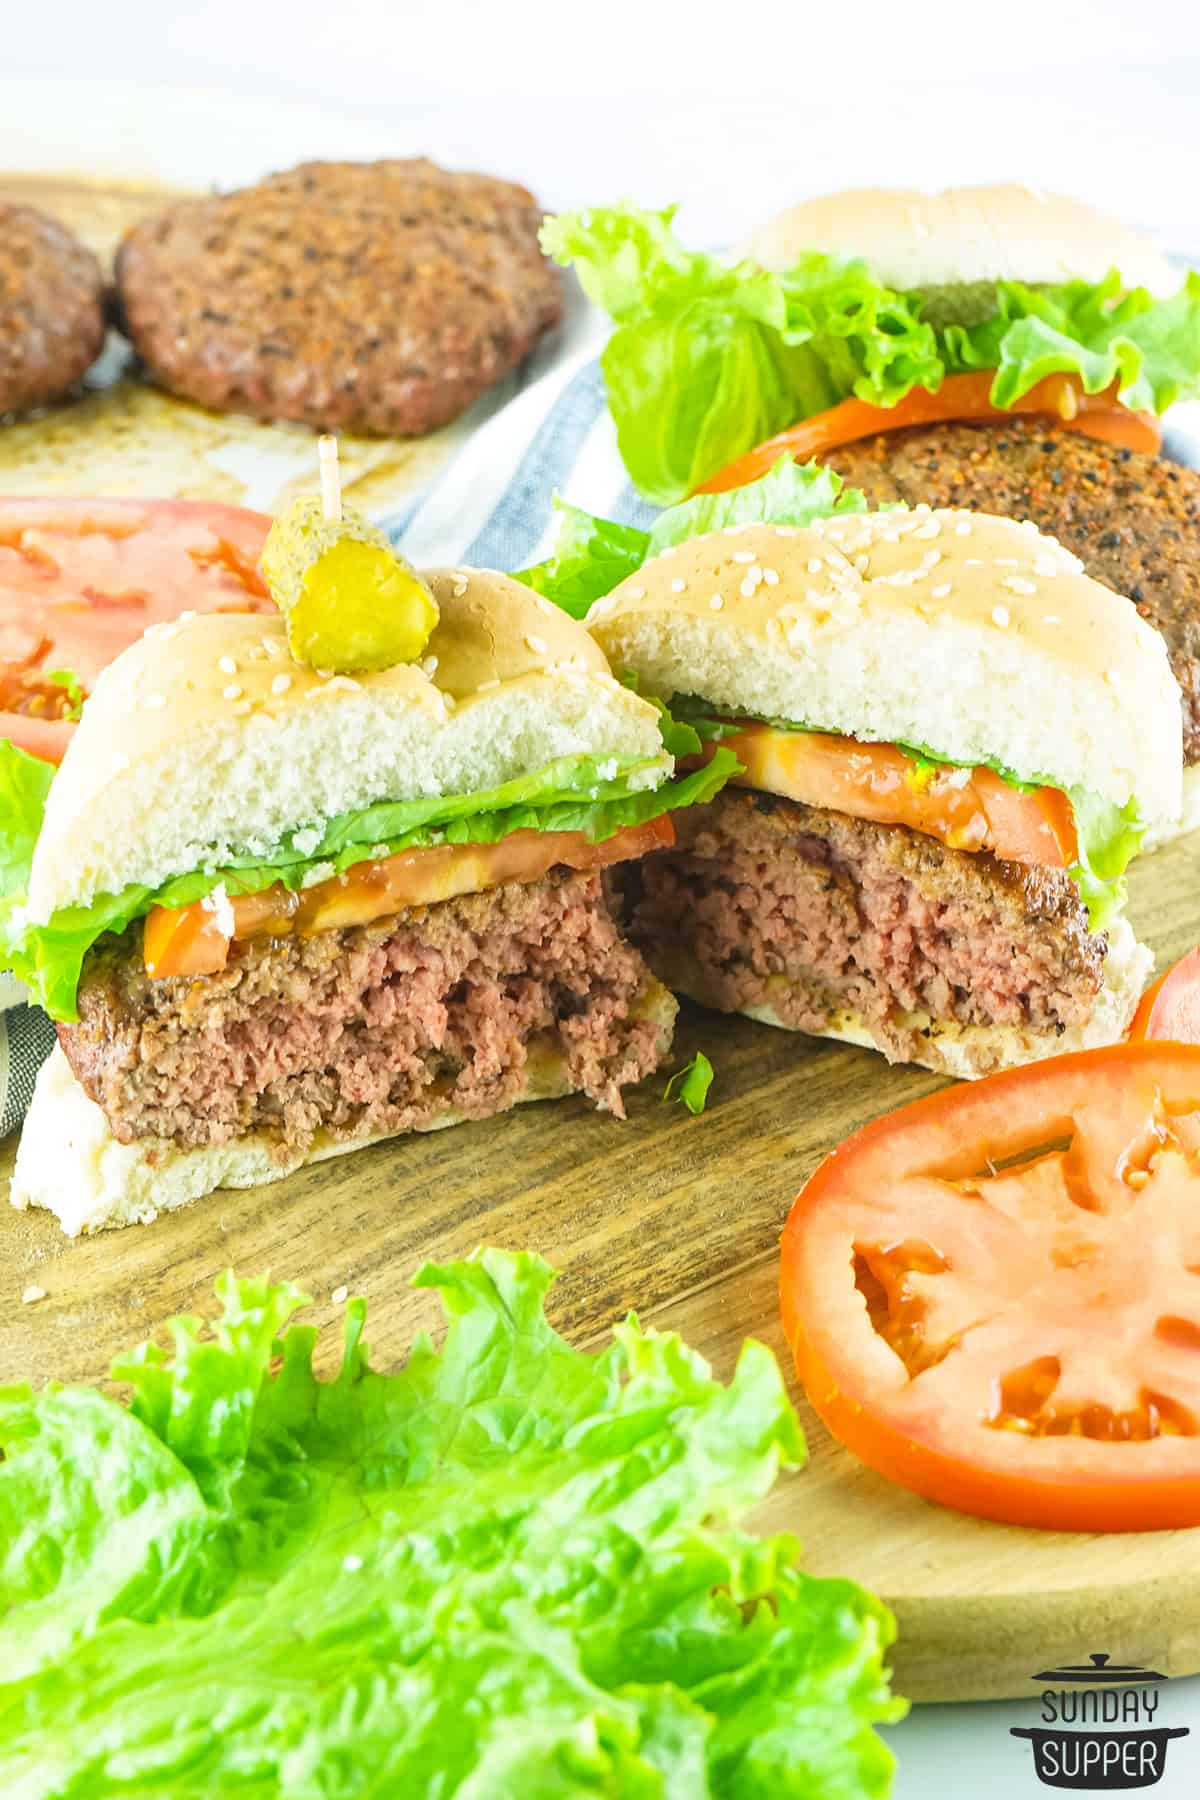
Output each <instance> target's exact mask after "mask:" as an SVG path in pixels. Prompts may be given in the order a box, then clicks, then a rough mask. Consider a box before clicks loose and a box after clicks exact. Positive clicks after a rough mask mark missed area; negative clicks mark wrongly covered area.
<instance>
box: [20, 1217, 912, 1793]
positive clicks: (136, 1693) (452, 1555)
mask: <svg viewBox="0 0 1200 1800" xmlns="http://www.w3.org/2000/svg"><path fill="white" fill-rule="evenodd" d="M551 1280H552V1272H551V1270H550V1269H549V1268H548V1266H547V1265H546V1264H545V1263H543V1262H542V1261H541V1260H540V1259H539V1258H537V1257H534V1256H529V1255H509V1254H506V1253H504V1252H501V1251H497V1250H485V1251H483V1252H482V1253H481V1254H480V1255H479V1256H478V1257H476V1258H474V1259H472V1260H471V1261H469V1262H462V1263H452V1264H449V1265H445V1266H440V1267H439V1266H428V1265H427V1266H426V1267H425V1268H424V1269H423V1270H422V1271H421V1273H420V1274H419V1276H418V1277H417V1282H418V1285H420V1286H423V1287H428V1288H433V1289H436V1290H437V1291H438V1292H439V1294H440V1296H441V1300H442V1304H443V1307H444V1309H445V1312H446V1313H447V1315H448V1318H449V1330H448V1332H447V1335H446V1338H445V1342H444V1344H443V1346H442V1348H441V1349H440V1350H435V1349H434V1347H433V1345H432V1343H431V1341H430V1339H429V1338H428V1337H427V1336H425V1335H424V1334H422V1335H420V1336H418V1337H417V1339H416V1340H415V1342H414V1344H413V1347H412V1351H411V1354H410V1356H409V1358H408V1361H407V1363H406V1364H405V1365H404V1366H403V1367H402V1368H401V1369H400V1370H399V1371H398V1372H397V1373H396V1374H393V1375H382V1374H379V1373H377V1372H376V1371H374V1370H373V1369H372V1368H371V1367H370V1364H369V1361H368V1358H367V1353H366V1351H365V1349H364V1347H363V1345H362V1341H361V1334H362V1328H363V1319H364V1309H363V1305H362V1302H361V1301H352V1302H351V1304H350V1305H349V1307H348V1308H347V1315H346V1342H345V1350H344V1354H343V1361H342V1366H341V1370H340V1373H339V1374H338V1375H337V1377H336V1379H334V1380H332V1381H320V1382H318V1381H317V1380H316V1379H315V1377H314V1374H313V1358H314V1351H315V1349H316V1332H315V1331H314V1330H312V1329H310V1328H308V1327H304V1326H297V1325H295V1324H292V1325H291V1326H290V1327H289V1328H287V1329H285V1327H286V1326H287V1322H288V1320H289V1318H290V1316H291V1314H292V1313H294V1312H295V1310H296V1309H297V1308H298V1307H300V1306H302V1305H303V1304H304V1300H303V1297H302V1296H301V1295H300V1294H299V1293H298V1292H297V1290H296V1289H295V1288H293V1287H291V1286H290V1285H287V1284H284V1285H282V1286H272V1285H270V1284H268V1283H266V1282H238V1281H235V1280H234V1279H233V1277H232V1276H227V1277H226V1278H225V1279H224V1281H223V1282H222V1283H220V1284H219V1290H218V1291H219V1294H220V1298H221V1301H222V1308H223V1310H222V1315H221V1317H220V1319H219V1320H217V1321H216V1323H215V1325H214V1326H213V1327H212V1328H211V1329H210V1328H208V1327H206V1325H205V1323H204V1321H203V1320H201V1319H199V1318H195V1317H188V1318H181V1319H176V1320H173V1321H171V1323H170V1335H171V1340H172V1349H171V1351H170V1352H166V1351H164V1350H162V1349H159V1348H157V1347H156V1346H152V1345H151V1346H142V1347H141V1348H140V1349H139V1350H137V1351H135V1352H134V1353H133V1354H132V1355H130V1356H128V1357H126V1358H124V1359H122V1360H121V1361H120V1362H119V1363H118V1364H117V1365H116V1367H115V1368H114V1371H113V1372H114V1374H115V1375H116V1376H117V1377H118V1378H119V1379H120V1380H122V1381H125V1382H128V1383H130V1384H131V1385H132V1389H133V1399H132V1403H131V1405H130V1406H129V1407H128V1409H126V1408H125V1407H122V1406H121V1405H120V1404H118V1402H117V1401H116V1400H115V1399H113V1398H110V1397H109V1396H107V1395H105V1394H101V1393H99V1392H96V1391H95V1390H93V1389H89V1388H58V1387H55V1386H53V1385H52V1386H50V1387H47V1388H46V1389H44V1390H43V1391H42V1392H41V1393H38V1394H34V1393H32V1392H31V1391H30V1390H29V1389H28V1388H10V1389H7V1390H3V1391H0V1448H2V1451H3V1460H0V1525H2V1526H3V1557H4V1560H3V1563H2V1564H0V1584H2V1585H0V1792H3V1793H4V1794H5V1795H6V1796H12V1797H13V1800H52V1797H63V1796H66V1795H78V1796H84V1795H86V1796H87V1800H110V1797H116V1796H133V1795H145V1796H147V1797H148V1800H149V1797H150V1796H153V1800H208V1797H209V1796H211V1795H215V1794H229V1795H232V1794H239V1795H246V1796H247V1797H248V1800H283V1797H284V1796H287V1797H288V1800H305V1797H306V1796H311V1797H312V1800H317V1797H318V1796H322V1795H324V1796H331V1795H334V1794H339V1795H343V1794H344V1795H350V1794H357V1795H363V1796H366V1795H367V1794H379V1795H382V1794H396V1795H401V1794H404V1795H409V1794H411V1795H413V1796H418V1795H432V1794H439V1795H444V1796H447V1800H449V1796H451V1795H455V1796H459V1797H460V1800H508V1797H509V1796H511V1795H512V1794H513V1793H516V1792H519V1793H521V1794H522V1795H526V1796H529V1797H530V1800H538V1797H540V1796H544V1797H545V1800H564V1797H566V1800H570V1797H571V1796H601V1795H608V1796H617V1795H620V1796H622V1797H626V1796H628V1797H634V1800H636V1797H637V1796H645V1797H646V1800H651V1797H653V1800H706V1797H713V1800H716V1797H718V1796H728V1797H729V1800H759V1797H761V1800H779V1797H786V1796H789V1795H790V1796H795V1797H796V1800H800V1797H801V1796H803V1797H804V1800H876V1797H879V1800H882V1796H884V1795H886V1793H887V1791H888V1788H889V1786H890V1781H891V1774H892V1758H891V1755H890V1753H889V1752H888V1750H887V1749H886V1748H885V1746H884V1745H883V1743H882V1742H881V1740H880V1739H879V1738H878V1736H877V1735H876V1733H875V1731H874V1729H873V1727H874V1725H875V1724H876V1723H878V1722H882V1721H885V1720H891V1719H895V1718H897V1717H899V1716H900V1714H901V1713H902V1712H903V1710H904V1707H903V1703H902V1702H900V1701H897V1700H895V1699H894V1698H892V1697H891V1696H890V1695H889V1693H888V1687H887V1679H886V1675H885V1672H884V1668H883V1660H882V1658H883V1652H884V1651H885V1649H886V1647H887V1645H888V1644H889V1643H890V1642H891V1640H892V1637H893V1625H892V1621H891V1618H890V1615H889V1614H888V1613H887V1612H886V1611H885V1609H884V1608H883V1607H882V1606H881V1605H880V1604H879V1603H878V1602H877V1601H875V1600H873V1599H872V1598H871V1597H870V1596H869V1595H867V1594H865V1593H863V1592H862V1590H861V1589H859V1588H857V1587H855V1586H854V1585H853V1584H852V1583H850V1582H848V1581H829V1580H817V1579H814V1578H813V1577H811V1576H807V1575H805V1574H804V1573H803V1572H802V1571H801V1570H800V1569H799V1568H798V1566H797V1561H796V1558H797V1549H798V1547H797V1545H796V1543H795V1541H794V1540H793V1539H791V1538H789V1537H786V1536H778V1537H771V1538H756V1537H753V1536H751V1535H749V1534H748V1533H747V1532H745V1531H744V1530H743V1529H741V1528H739V1525H738V1520H739V1517H740V1515H742V1514H743V1513H744V1512H745V1511H746V1510H747V1509H748V1508H749V1507H750V1506H752V1505H753V1504H754V1503H755V1502H756V1501H758V1500H759V1499H761V1498H762V1497H763V1495H765V1494H766V1493H767V1491H768V1490H769V1489H770V1487H771V1485H772V1483H773V1481H774V1479H775V1476H776V1473H777V1471H778V1470H779V1469H780V1468H781V1467H786V1466H795V1465H797V1464H799V1463H800V1462H801V1461H802V1460H803V1456H804V1444H803V1439H802V1437H801V1434H800V1430H799V1426H798V1424H797V1421H796V1418H795V1415H794V1413H793V1412H792V1410H791V1407H790V1406H789V1404H788V1401H787V1397H786V1393H785V1390H784V1385H783V1381H782V1378H781V1376H780V1373H779V1369H778V1367H777V1365H776V1363H775V1360H774V1358H773V1357H772V1356H771V1354H770V1352H769V1351H767V1350H766V1349H765V1348H764V1347H763V1346H762V1345H760V1344H755V1343H747V1344H746V1345H745V1347H744V1348H743V1350H742V1353H741V1356H740V1358H739V1360H738V1363H737V1367H736V1370H735V1372H734V1375H733V1377H732V1379H731V1381H730V1382H729V1384H728V1385H727V1386H722V1385H721V1384H720V1383H719V1382H716V1381H714V1380H713V1378H712V1376H711V1373H710V1371H709V1369H708V1367H707V1366H706V1364H705V1363H704V1362H703V1361H702V1360H701V1359H700V1358H699V1357H698V1356H696V1355H695V1354H694V1353H693V1352H692V1351H690V1350H689V1349H688V1348H687V1347H686V1346H685V1345H684V1344H683V1343H681V1342H680V1340H679V1339H678V1337H676V1336H674V1335H660V1334H658V1333H656V1332H653V1331H649V1332H647V1331H643V1330H642V1329H641V1328H640V1326H639V1325H638V1323H637V1321H636V1319H634V1318H630V1319H628V1320H627V1321H626V1322H625V1323H624V1324H623V1325H620V1326H618V1327H617V1328H616V1330H615V1332H614V1340H613V1342H612V1344H611V1346H610V1347H609V1348H608V1350H607V1351H605V1352H604V1353H603V1354H602V1355H599V1356H589V1355H585V1354H584V1353H582V1352H580V1351H577V1350H575V1349H573V1348H572V1347H571V1346H570V1345H569V1344H567V1343H566V1342H565V1341H564V1340H563V1339H562V1338H560V1337H559V1336H558V1335H557V1334H556V1333H555V1332H554V1331H553V1330H552V1329H551V1328H550V1326H549V1324H548V1323H547V1321H546V1317H545V1312H544V1299H545V1293H546V1290H547V1288H548V1286H549V1284H550V1281H551Z"/></svg>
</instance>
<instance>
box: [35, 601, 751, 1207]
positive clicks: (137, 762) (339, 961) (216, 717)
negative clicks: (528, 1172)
mask: <svg viewBox="0 0 1200 1800" xmlns="http://www.w3.org/2000/svg"><path fill="white" fill-rule="evenodd" d="M426 580H427V583H428V587H429V589H430V591H431V592H432V595H433V597H434V598H435V600H436V603H437V607H438V609H439V612H440V618H439V621H438V623H437V625H436V629H435V630H434V631H433V635H432V637H431V638H430V639H429V642H428V645H427V647H426V653H425V654H424V655H423V657H422V660H421V661H420V662H419V663H403V664H398V665H396V666H393V667H389V668H386V669H383V670H380V671H378V672H376V673H372V674H365V675H361V676H358V677H351V676H347V675H330V674H328V673H322V672H320V671H319V670H316V669H313V668H311V667H309V666H307V664H304V663H300V662H297V661H295V660H293V659H292V657H291V655H290V654H289V651H288V639H287V633H286V629H285V625H284V622H283V620H282V619H278V618H277V619H265V618H253V617H249V616H235V615H220V616H210V617H191V618H188V619H185V620H183V621H180V622H177V623H173V624H167V625H162V626H157V627H155V628H154V629H152V630H151V631H150V632H148V633H147V634H146V636H145V637H144V638H142V639H141V640H140V642H139V643H138V644H136V645H135V646H133V647H132V648H131V649H129V650H127V651H126V652H124V654H123V655H122V656H120V657H119V658H118V659H117V661H116V662H115V663H113V664H112V665H111V667H110V668H109V669H108V670H107V671H106V672H105V673H104V674H103V675H102V676H101V677H100V679H99V680H98V682H97V684H96V687H95V689H94V692H93V693H92V695H91V697H90V698H89V700H88V701H87V703H86V705H85V707H84V711H83V717H82V720H81V723H80V725H79V728H78V730H77V732H76V734H75V736H74V738H73V739H72V741H71V744H70V747H69V748H68V750H67V753H66V756H65V758H64V761H63V764H62V768H61V771H60V772H59V774H58V776H57V777H56V778H55V780H54V783H53V785H52V787H51V789H50V794H49V799H48V802H47V804H46V810H45V816H44V820H43V823H42V827H41V831H40V834H39V836H38V838H37V842H36V847H35V849H34V852H33V857H32V865H31V869H30V875H29V883H28V894H27V898H26V900H25V901H24V903H23V905H22V906H21V907H20V908H19V909H18V911H17V913H16V915H15V917H14V919H13V920H12V921H10V926H9V937H10V941H11V949H12V952H13V960H14V964H15V966H16V968H17V970H18V972H19V973H20V974H21V976H22V978H23V979H24V980H25V981H26V982H27V983H28V984H29V986H30V987H31V989H32V990H33V992H34V994H35V996H36V997H37V998H38V999H40V1001H41V1002H42V1004H43V1005H44V1006H45V1007H46V1008H47V1009H48V1011H49V1012H50V1014H51V1016H52V1017H53V1018H54V1019H55V1020H57V1021H58V1037H59V1045H58V1048H57V1049H56V1051H55V1052H54V1054H53V1056H52V1057H51V1059H50V1061H49V1062H48V1063H47V1064H46V1065H45V1066H44V1068H43V1070H42V1072H41V1075H40V1077H39V1080H38V1085H37V1090H36V1093H35V1096H34V1100H33V1104H32V1108H31V1110H30V1112H29V1115H28V1117H27V1119H26V1123H25V1128H24V1133H23V1136H22V1140H21V1145H20V1149H19V1152H18V1157H17V1164H16V1173H15V1176H14V1179H13V1188H12V1197H13V1200H14V1202H15V1203H16V1204H17V1205H18V1206H28V1205H38V1206H45V1207H48V1208H49V1209H50V1210H51V1211H53V1212H54V1213H55V1214H56V1215H57V1216H58V1218H59V1219H60V1221H61V1222H62V1224H63V1226H64V1228H65V1229H66V1230H67V1231H68V1232H70V1233H72V1234H75V1233H77V1232H79V1231H92V1230H96V1229H98V1228H100V1227H101V1226H104V1225H116V1224H122V1223H126V1222H128V1221H131V1220H139V1219H147V1218H151V1217H153V1216H154V1214H155V1213H156V1212H161V1211H164V1210H166V1209H168V1208H171V1207H175V1206H179V1205H181V1204H183V1203H184V1202H186V1201H188V1200H191V1199H194V1198H196V1197H197V1196H199V1195H201V1194H205V1193H207V1192H209V1191H210V1190H212V1189H214V1188H217V1187H224V1186H234V1187H247V1186H252V1185H255V1184H257V1183H260V1182H265V1181H270V1180H273V1179H275V1178H277V1177H279V1176H281V1175H284V1174H286V1173H288V1172H289V1171H290V1170H292V1169H294V1168H296V1167H298V1166H299V1165H300V1164H302V1163H305V1162H310V1161H315V1160H317V1159H319V1158H323V1157H327V1156H332V1155H336V1154H338V1153H340V1152H341V1151H344V1150H350V1149H354V1148H356V1147H357V1146H359V1145H362V1144H366V1143H370V1142H373V1141H375V1140H377V1139H380V1138H386V1137H390V1136H393V1135H394V1134H397V1133H401V1132H407V1131H424V1130H432V1129H435V1128H437V1127H440V1126H443V1125H451V1124H454V1123H456V1122H458V1121H460V1120H465V1119H480V1118H484V1117H487V1116H489V1115H491V1114H494V1113H498V1112H501V1111H503V1110H504V1109H505V1108H507V1107H510V1106H512V1105H514V1104H515V1103H517V1102H519V1101H523V1100H536V1099H545V1098H549V1097H551V1096H554V1095H559V1094H565V1093H569V1092H574V1091H578V1092H582V1093H584V1094H586V1095H588V1096H589V1097H590V1098H591V1099H592V1100H593V1101H594V1102H595V1103H596V1104H597V1105H598V1106H600V1107H602V1108H607V1109H608V1110H610V1111H612V1112H614V1113H616V1114H617V1115H621V1114H622V1111H623V1107H622V1092H623V1090H624V1089H625V1088H626V1087H627V1086H628V1085H629V1084H631V1083H634V1082H637V1081H640V1080H641V1079H642V1078H643V1077H644V1076H645V1075H647V1074H649V1073H650V1072H651V1071H652V1070H653V1069H654V1068H655V1067H656V1066H657V1064H658V1062H659V1060H660V1058H661V1057H662V1056H663V1054H664V1052H665V1051H666V1049H667V1048H668V1046H669V1044H670V1041H671V1032H672V1025H673V1020H674V1014H675V1002H674V1000H673V998H672V997H671V995H670V994H669V993H668V992H667V991H666V990H665V989H664V987H663V986H662V984H661V983H660V982H659V981H658V980H657V979H656V978H655V977H654V976H653V975H652V974H651V973H650V971H649V970H648V968H647V967H646V965H645V963H644V962H643V960H642V957H641V955H640V954H639V953H638V952H637V951H636V950H635V949H633V948H632V947H631V946H630V945H629V944H628V943H627V942H626V941H625V940H624V939H623V938H622V936H621V934H620V932H619V930H618V928H617V927H616V925H615V924H614V922H613V919H612V917H611V915H610V913H609V911H608V908H607V906H606V903H605V900H604V897H603V894H602V891H601V885H600V876H599V873H598V871H599V869H600V868H601V867H602V866H605V865H608V864H611V863H613V862H615V861H617V860H619V859H620V858H622V857H626V856H637V855H641V854H643V853H644V852H645V850H646V849H647V848H649V847H650V846H655V847H662V846H663V845H665V844H668V843H670V842H671V841H672V840H673V828H672V822H671V821H672V817H673V811H674V809H675V808H677V807H680V806H685V805H687V804H689V803H691V802H696V801H701V800H704V799H708V798H711V796H712V794H713V793H714V792H715V791H716V789H717V788H718V787H719V786H720V784H721V781H722V780H723V779H724V773H723V771H722V769H721V768H717V769H715V770H714V769H712V768H701V769H694V770H693V771H692V772H691V773H690V774H688V775H687V776H686V777H684V778H682V779H680V780H673V779H672V773H673V758H672V756H671V754H670V753H669V751H668V749H667V748H666V743H665V741H664V730H666V732H667V733H668V735H669V731H670V727H669V723H668V724H667V725H666V726H665V727H664V723H663V716H662V714H661V713H660V711H659V710H658V709H657V708H656V707H655V706H653V705H651V704H650V703H649V702H648V701H646V700H644V699H641V698H639V697H638V696H637V695H636V694H634V693H632V692H631V691H630V690H629V689H628V688H627V687H624V686H622V685H621V684H620V683H619V682H617V681H616V680H615V679H614V677H613V676H612V674H611V673H610V671H609V668H608V664H607V663H606V661H605V659H604V657H603V655H602V653H601V652H600V650H599V649H598V647H597V646H596V644H595V643H594V641H593V640H592V639H591V638H590V637H589V636H588V634H587V633H586V631H584V630H583V628H582V627H581V626H580V625H578V624H576V623H575V622H573V621H572V620H570V619H568V618H567V617H566V616H565V615H564V614H563V613H561V612H560V611H558V610H557V609H556V608H554V607H553V606H551V605H550V604H549V603H548V602H547V601H545V600H544V599H542V598H540V597H539V596H537V595H535V594H533V593H531V592H530V591H529V590H528V589H527V588H524V587H521V586H518V585H517V584H516V583H514V582H512V581H510V580H508V579H507V578H506V577H504V576H500V575H494V574H489V573H486V572H472V571H468V570H444V571H434V572H433V573H432V574H430V575H429V576H427V577H426ZM682 737H683V738H684V740H685V741H686V742H687V743H689V744H690V745H693V746H694V745H695V744H696V743H697V742H698V740H697V739H696V737H695V736H694V734H692V733H690V732H687V731H685V732H683V733H682ZM732 764H733V758H732V756H728V757H727V758H726V767H728V766H730V765H732Z"/></svg>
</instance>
